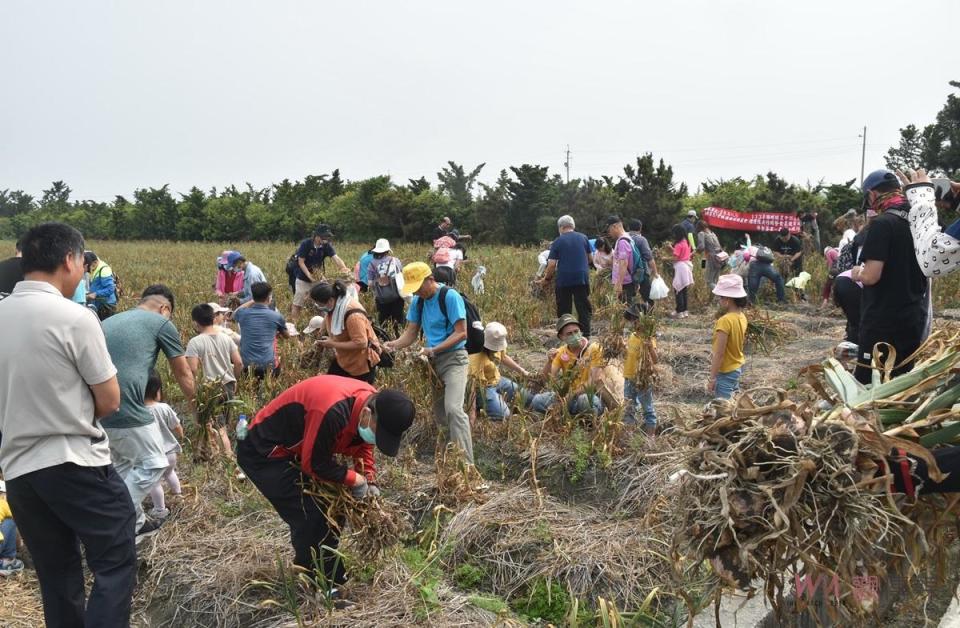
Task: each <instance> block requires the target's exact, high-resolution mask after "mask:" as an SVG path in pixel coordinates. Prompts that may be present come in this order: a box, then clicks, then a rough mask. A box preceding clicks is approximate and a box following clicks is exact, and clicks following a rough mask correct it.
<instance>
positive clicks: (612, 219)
mask: <svg viewBox="0 0 960 628" xmlns="http://www.w3.org/2000/svg"><path fill="white" fill-rule="evenodd" d="M622 222H623V221H622V220H620V216H607V219H606V220H605V221H604V223H603V227H604V229H609V228H610V227H612V226H613V225H615V224H617V223H622Z"/></svg>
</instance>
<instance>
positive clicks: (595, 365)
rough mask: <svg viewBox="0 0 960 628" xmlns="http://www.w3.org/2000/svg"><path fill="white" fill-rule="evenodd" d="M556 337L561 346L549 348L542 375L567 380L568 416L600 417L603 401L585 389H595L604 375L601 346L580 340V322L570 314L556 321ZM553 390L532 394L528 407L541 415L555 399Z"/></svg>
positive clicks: (584, 339) (555, 394) (587, 340)
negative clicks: (585, 415)
mask: <svg viewBox="0 0 960 628" xmlns="http://www.w3.org/2000/svg"><path fill="white" fill-rule="evenodd" d="M557 337H558V338H560V342H561V343H563V344H562V346H561V347H560V348H559V349H551V350H550V352H549V353H548V354H547V363H546V364H544V366H543V375H544V376H545V377H549V378H551V379H558V378H564V379H567V380H569V381H570V385H569V388H568V390H569V392H568V393H567V394H566V399H567V410H568V411H569V412H570V414H586V413H591V412H592V413H594V414H600V413H601V412H602V411H603V402H602V401H600V396H599V395H598V394H596V393H595V392H593V391H592V390H591V391H588V389H593V390H597V389H599V387H600V383H601V382H600V379H601V377H602V375H603V350H602V349H601V348H600V345H598V344H595V343H592V342H590V340H589V339H587V338H584V337H583V333H582V332H581V331H580V323H579V322H578V321H577V319H576V317H574V316H573V315H572V314H564V315H563V316H561V317H560V319H559V320H558V321H557ZM558 398H559V396H558V394H557V393H556V392H554V391H552V390H551V391H547V392H542V393H539V394H537V395H534V397H533V401H532V402H531V404H530V407H531V409H532V410H533V411H534V412H539V413H541V414H542V413H544V412H546V411H547V410H548V409H549V408H550V407H551V406H552V405H553V404H555V403H556V402H557V400H558Z"/></svg>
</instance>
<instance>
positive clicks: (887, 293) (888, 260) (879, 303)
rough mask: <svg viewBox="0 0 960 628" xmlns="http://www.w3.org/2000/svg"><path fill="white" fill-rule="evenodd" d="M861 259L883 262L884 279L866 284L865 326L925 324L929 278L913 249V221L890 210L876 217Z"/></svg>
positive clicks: (862, 303) (887, 327)
mask: <svg viewBox="0 0 960 628" xmlns="http://www.w3.org/2000/svg"><path fill="white" fill-rule="evenodd" d="M860 259H861V260H863V261H864V262H868V261H870V260H875V261H879V262H883V271H882V272H881V273H880V280H879V281H877V283H875V284H873V285H872V286H864V287H863V295H862V296H861V300H860V318H861V329H863V328H868V329H872V330H891V331H896V330H901V329H903V328H904V327H905V326H906V327H910V328H915V327H916V326H918V325H920V326H922V325H923V324H924V322H925V321H926V317H927V308H926V298H925V297H926V291H927V279H926V277H924V275H923V271H922V270H920V265H919V264H918V263H917V257H916V255H915V254H914V251H913V237H912V236H911V234H910V223H909V222H907V220H905V219H903V218H900V217H899V216H896V215H894V214H890V213H886V212H885V213H883V214H880V215H879V216H877V217H875V218H874V219H873V220H872V221H870V228H869V229H868V230H867V236H866V240H865V241H864V243H863V250H862V251H861V252H860ZM904 357H905V356H904Z"/></svg>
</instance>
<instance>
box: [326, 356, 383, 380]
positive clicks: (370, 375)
mask: <svg viewBox="0 0 960 628" xmlns="http://www.w3.org/2000/svg"><path fill="white" fill-rule="evenodd" d="M327 375H339V376H340V377H350V378H352V379H359V380H360V381H361V382H367V383H368V384H370V385H371V386H372V385H373V380H375V379H376V378H377V367H375V366H373V367H370V370H369V371H367V372H366V373H364V374H363V375H351V374H350V373H348V372H346V371H345V370H344V369H343V367H342V366H340V363H339V362H337V360H336V358H334V359H333V360H331V361H330V368H329V369H327Z"/></svg>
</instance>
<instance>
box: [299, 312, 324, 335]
mask: <svg viewBox="0 0 960 628" xmlns="http://www.w3.org/2000/svg"><path fill="white" fill-rule="evenodd" d="M321 327H323V317H322V316H314V317H313V318H311V319H310V322H309V323H308V324H307V326H306V327H304V328H303V333H305V334H312V333H313V332H315V331H317V330H318V329H320V328H321Z"/></svg>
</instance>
